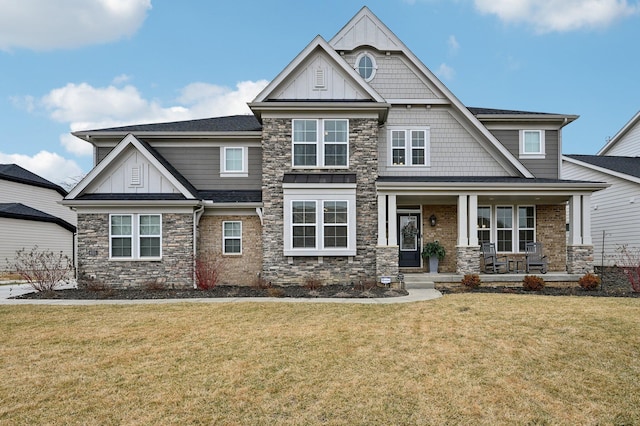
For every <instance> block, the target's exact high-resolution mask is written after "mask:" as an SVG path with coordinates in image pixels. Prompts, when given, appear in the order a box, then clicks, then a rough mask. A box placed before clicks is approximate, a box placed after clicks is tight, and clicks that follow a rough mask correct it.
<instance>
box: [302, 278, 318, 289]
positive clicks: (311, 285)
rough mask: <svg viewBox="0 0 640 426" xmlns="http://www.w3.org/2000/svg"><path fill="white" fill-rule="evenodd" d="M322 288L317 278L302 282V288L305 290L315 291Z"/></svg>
mask: <svg viewBox="0 0 640 426" xmlns="http://www.w3.org/2000/svg"><path fill="white" fill-rule="evenodd" d="M320 287H322V282H321V281H320V280H319V279H318V278H313V277H311V278H307V279H306V280H305V281H304V288H306V289H307V290H317V289H319V288H320Z"/></svg>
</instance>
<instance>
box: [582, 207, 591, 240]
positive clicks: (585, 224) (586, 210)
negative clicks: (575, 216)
mask: <svg viewBox="0 0 640 426" xmlns="http://www.w3.org/2000/svg"><path fill="white" fill-rule="evenodd" d="M582 244H587V245H592V244H593V242H592V241H591V196H590V195H583V196H582Z"/></svg>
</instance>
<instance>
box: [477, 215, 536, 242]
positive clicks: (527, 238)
mask: <svg viewBox="0 0 640 426" xmlns="http://www.w3.org/2000/svg"><path fill="white" fill-rule="evenodd" d="M535 211H536V209H535V206H478V243H479V244H482V243H488V242H495V243H496V249H497V250H498V251H499V252H523V251H524V250H525V246H526V244H527V243H530V242H534V241H535V235H536V223H535Z"/></svg>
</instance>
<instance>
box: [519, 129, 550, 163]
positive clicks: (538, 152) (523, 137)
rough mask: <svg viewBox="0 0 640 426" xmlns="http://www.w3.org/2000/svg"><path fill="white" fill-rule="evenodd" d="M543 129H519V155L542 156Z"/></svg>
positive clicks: (543, 150) (543, 149)
mask: <svg viewBox="0 0 640 426" xmlns="http://www.w3.org/2000/svg"><path fill="white" fill-rule="evenodd" d="M544 154H545V147H544V130H521V131H520V156H521V157H529V158H544Z"/></svg>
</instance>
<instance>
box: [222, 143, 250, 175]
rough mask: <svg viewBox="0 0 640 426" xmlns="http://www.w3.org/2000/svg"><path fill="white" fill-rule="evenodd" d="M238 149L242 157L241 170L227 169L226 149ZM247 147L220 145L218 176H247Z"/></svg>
mask: <svg viewBox="0 0 640 426" xmlns="http://www.w3.org/2000/svg"><path fill="white" fill-rule="evenodd" d="M230 149H234V150H240V152H241V155H242V158H241V161H242V168H241V170H227V150H230ZM248 154H249V153H248V149H247V147H246V146H222V147H220V177H233V178H237V177H248V176H249V159H248Z"/></svg>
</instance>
